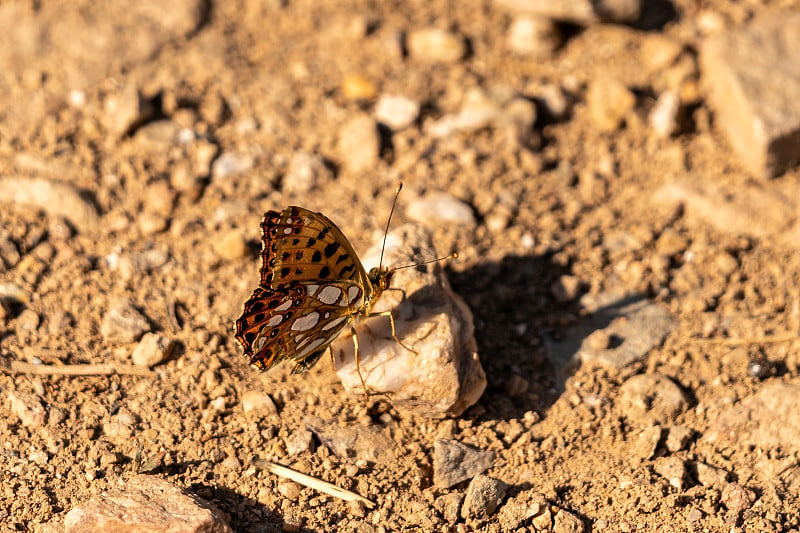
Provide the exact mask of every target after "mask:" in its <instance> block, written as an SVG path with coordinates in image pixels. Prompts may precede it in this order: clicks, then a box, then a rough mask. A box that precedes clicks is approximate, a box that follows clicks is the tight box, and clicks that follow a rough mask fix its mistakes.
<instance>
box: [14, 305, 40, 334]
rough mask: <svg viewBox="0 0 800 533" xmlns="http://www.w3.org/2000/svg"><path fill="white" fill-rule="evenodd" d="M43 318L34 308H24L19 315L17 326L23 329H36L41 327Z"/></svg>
mask: <svg viewBox="0 0 800 533" xmlns="http://www.w3.org/2000/svg"><path fill="white" fill-rule="evenodd" d="M39 322H41V319H40V318H39V315H38V314H37V313H36V311H34V310H33V309H23V310H22V312H21V313H20V314H19V316H18V317H17V326H18V327H19V329H20V330H22V331H34V330H36V328H38V327H39Z"/></svg>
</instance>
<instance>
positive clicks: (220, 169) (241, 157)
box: [211, 152, 255, 179]
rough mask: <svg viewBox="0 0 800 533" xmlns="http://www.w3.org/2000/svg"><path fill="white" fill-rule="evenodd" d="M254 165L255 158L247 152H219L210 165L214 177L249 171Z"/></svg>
mask: <svg viewBox="0 0 800 533" xmlns="http://www.w3.org/2000/svg"><path fill="white" fill-rule="evenodd" d="M254 165H255V158H253V156H252V155H249V154H237V153H233V152H225V153H223V154H221V155H220V156H219V157H218V158H217V160H216V161H214V164H213V165H212V167H211V175H212V177H213V178H214V179H222V178H228V177H231V176H239V175H241V174H244V173H246V172H249V171H250V170H251V169H252V168H253V166H254Z"/></svg>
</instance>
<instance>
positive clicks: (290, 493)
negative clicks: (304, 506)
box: [278, 481, 303, 501]
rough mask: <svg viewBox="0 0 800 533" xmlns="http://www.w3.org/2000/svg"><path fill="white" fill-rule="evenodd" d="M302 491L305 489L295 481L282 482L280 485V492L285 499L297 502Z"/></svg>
mask: <svg viewBox="0 0 800 533" xmlns="http://www.w3.org/2000/svg"><path fill="white" fill-rule="evenodd" d="M302 490H303V487H301V486H300V485H298V484H297V483H295V482H294V481H282V482H280V483H278V492H280V493H281V494H282V495H283V497H284V498H286V499H289V500H292V501H295V500H296V499H297V497H298V496H300V492H301V491H302Z"/></svg>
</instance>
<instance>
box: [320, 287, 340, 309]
mask: <svg viewBox="0 0 800 533" xmlns="http://www.w3.org/2000/svg"><path fill="white" fill-rule="evenodd" d="M341 296H342V289H340V288H339V287H334V286H332V285H328V286H326V287H324V288H323V289H322V290H321V291H319V295H317V299H318V300H319V301H320V302H322V303H324V304H328V305H331V304H335V303H336V302H337V300H339V298H340V297H341Z"/></svg>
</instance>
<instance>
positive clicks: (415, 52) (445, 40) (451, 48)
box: [406, 28, 467, 63]
mask: <svg viewBox="0 0 800 533" xmlns="http://www.w3.org/2000/svg"><path fill="white" fill-rule="evenodd" d="M406 47H407V48H408V52H409V55H410V56H411V57H412V58H414V59H418V60H422V61H428V62H431V63H455V62H456V61H459V60H460V59H461V58H462V57H464V54H466V52H467V45H466V42H465V41H464V38H463V37H461V36H460V35H456V34H455V33H450V32H447V31H444V30H440V29H438V28H421V29H417V30H413V31H412V32H410V33H409V34H408V37H407V39H406Z"/></svg>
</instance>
